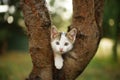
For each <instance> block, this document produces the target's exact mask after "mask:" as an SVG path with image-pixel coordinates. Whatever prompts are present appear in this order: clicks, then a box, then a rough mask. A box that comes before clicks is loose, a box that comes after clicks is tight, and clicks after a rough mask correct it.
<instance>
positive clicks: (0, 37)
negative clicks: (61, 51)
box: [0, 0, 120, 80]
mask: <svg viewBox="0 0 120 80" xmlns="http://www.w3.org/2000/svg"><path fill="white" fill-rule="evenodd" d="M119 4H120V0H105V6H104V17H103V32H104V33H103V38H102V39H101V42H100V45H99V48H98V51H97V53H96V55H95V57H94V58H93V59H92V60H91V62H90V64H89V65H88V66H87V68H86V69H85V71H84V72H83V73H82V75H81V76H80V77H78V79H77V80H120V5H119ZM46 5H47V7H48V9H49V11H50V14H51V17H52V22H53V23H54V24H55V25H56V26H57V28H58V29H59V30H60V31H66V30H67V26H69V25H70V22H71V17H72V12H73V11H72V0H47V4H46ZM31 69H32V63H31V58H30V55H29V51H28V38H27V35H26V27H25V24H24V18H23V14H22V12H21V9H20V3H19V0H0V80H24V79H25V78H27V77H28V75H29V73H30V72H31Z"/></svg>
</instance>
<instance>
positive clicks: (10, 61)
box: [0, 52, 120, 80]
mask: <svg viewBox="0 0 120 80" xmlns="http://www.w3.org/2000/svg"><path fill="white" fill-rule="evenodd" d="M16 53H17V54H16ZM31 69H32V64H31V59H30V55H29V54H26V53H22V54H21V53H18V52H11V53H7V54H5V55H1V56H0V80H25V78H27V77H28V75H29V73H30V72H31ZM77 80H120V64H119V61H118V63H115V62H114V61H112V60H111V58H102V59H101V58H97V57H94V59H93V60H92V61H91V62H90V63H89V65H88V66H87V68H86V69H85V71H84V72H83V73H82V74H81V76H79V77H78V79H77Z"/></svg>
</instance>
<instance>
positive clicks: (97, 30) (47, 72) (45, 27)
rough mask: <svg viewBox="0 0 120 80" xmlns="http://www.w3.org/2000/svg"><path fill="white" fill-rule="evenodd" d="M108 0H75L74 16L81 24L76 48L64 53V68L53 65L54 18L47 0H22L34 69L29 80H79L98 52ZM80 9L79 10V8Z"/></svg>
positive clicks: (79, 24)
mask: <svg viewBox="0 0 120 80" xmlns="http://www.w3.org/2000/svg"><path fill="white" fill-rule="evenodd" d="M103 2H104V0H73V20H72V25H71V27H70V29H71V28H73V27H75V28H77V30H78V34H77V40H76V42H75V45H74V49H73V50H72V51H71V52H69V53H68V54H66V55H64V59H65V62H64V66H63V68H62V69H61V70H57V69H55V67H54V65H53V62H54V61H53V52H52V49H51V47H50V30H49V29H50V26H51V21H50V17H49V13H48V10H47V8H46V6H45V0H22V1H21V6H22V11H23V14H24V19H25V23H26V26H27V33H28V38H29V51H30V55H31V58H32V62H33V69H32V72H31V74H30V76H29V80H75V79H76V78H77V77H78V75H79V74H81V73H82V72H83V70H84V69H85V67H86V66H87V64H88V63H89V62H90V60H91V59H92V57H93V56H94V54H95V52H96V50H97V47H98V44H99V41H100V38H101V33H102V32H101V29H102V27H101V24H102V12H103ZM78 9H79V10H78Z"/></svg>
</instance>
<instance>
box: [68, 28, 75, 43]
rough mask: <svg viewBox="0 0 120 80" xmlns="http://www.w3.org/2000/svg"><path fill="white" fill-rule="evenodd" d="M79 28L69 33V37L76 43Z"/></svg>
mask: <svg viewBox="0 0 120 80" xmlns="http://www.w3.org/2000/svg"><path fill="white" fill-rule="evenodd" d="M76 34H77V29H76V28H73V29H72V30H70V31H69V32H68V33H67V37H68V38H69V39H70V40H71V41H72V42H73V43H74V42H75V39H76Z"/></svg>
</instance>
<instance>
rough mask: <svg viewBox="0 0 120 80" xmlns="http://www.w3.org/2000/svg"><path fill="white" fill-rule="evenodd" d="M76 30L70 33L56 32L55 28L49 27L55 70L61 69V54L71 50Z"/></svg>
mask: <svg viewBox="0 0 120 80" xmlns="http://www.w3.org/2000/svg"><path fill="white" fill-rule="evenodd" d="M76 34H77V30H76V29H75V28H73V29H72V30H71V31H69V32H67V33H65V32H58V30H57V28H56V27H55V26H52V27H51V47H52V49H53V52H54V61H55V62H54V63H55V67H56V68H57V69H61V68H62V67H63V61H64V60H63V58H62V54H64V53H67V52H69V51H70V50H71V49H72V48H73V44H74V42H75V39H76Z"/></svg>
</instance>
